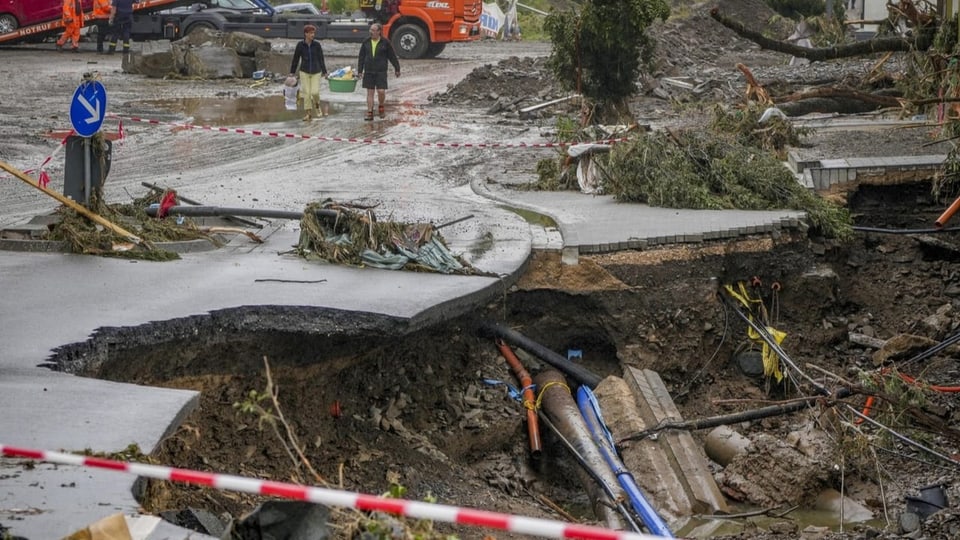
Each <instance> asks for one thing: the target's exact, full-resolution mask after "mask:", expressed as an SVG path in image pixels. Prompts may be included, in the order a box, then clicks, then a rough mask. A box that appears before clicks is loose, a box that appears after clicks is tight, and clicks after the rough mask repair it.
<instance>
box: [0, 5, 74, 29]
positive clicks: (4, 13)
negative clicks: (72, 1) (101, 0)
mask: <svg viewBox="0 0 960 540" xmlns="http://www.w3.org/2000/svg"><path fill="white" fill-rule="evenodd" d="M83 9H84V11H87V10H90V9H93V0H83ZM62 13H63V0H31V1H30V2H21V1H20V0H0V34H6V33H8V32H13V31H14V30H16V29H17V28H20V27H21V26H30V25H31V24H38V23H42V22H44V21H55V20H57V19H59V18H60V15H61V14H62Z"/></svg>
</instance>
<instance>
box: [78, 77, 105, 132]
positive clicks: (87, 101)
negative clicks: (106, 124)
mask: <svg viewBox="0 0 960 540" xmlns="http://www.w3.org/2000/svg"><path fill="white" fill-rule="evenodd" d="M106 113H107V90H106V89H105V88H104V87H103V85H102V84H100V83H99V82H97V81H84V82H82V83H80V86H78V87H77V91H76V92H74V93H73V100H72V101H71V102H70V123H71V124H73V130H74V131H76V132H77V135H80V136H81V137H89V136H91V135H93V134H94V133H96V132H97V131H99V130H100V125H101V124H103V117H104V115H106Z"/></svg>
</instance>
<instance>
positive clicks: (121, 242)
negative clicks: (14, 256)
mask: <svg viewBox="0 0 960 540" xmlns="http://www.w3.org/2000/svg"><path fill="white" fill-rule="evenodd" d="M162 196H163V193H159V192H156V191H152V192H150V193H148V194H147V195H145V196H144V197H141V198H139V199H135V200H134V201H132V202H130V203H124V204H109V205H108V204H106V203H104V202H103V198H102V197H101V196H99V194H97V193H94V196H92V197H91V202H90V208H89V210H91V211H92V212H93V213H95V214H97V215H99V216H101V217H103V218H104V219H106V220H108V221H110V222H111V223H114V224H116V225H118V226H120V227H122V228H123V229H125V230H127V231H129V232H130V233H132V234H135V235H137V237H139V238H140V239H141V241H142V242H141V243H140V244H139V245H137V244H134V243H133V242H131V240H130V239H129V238H126V237H124V236H122V235H121V234H119V233H117V232H116V231H113V230H111V229H109V228H106V227H103V226H102V225H99V224H97V223H94V222H92V221H91V220H90V219H88V218H87V217H85V216H83V215H81V214H80V213H78V212H77V211H76V210H73V209H71V208H69V207H61V208H60V209H59V210H58V214H59V218H60V219H59V221H58V222H57V223H55V224H54V225H51V227H50V231H49V232H48V233H47V235H46V237H45V239H46V240H52V241H64V242H67V244H68V245H69V247H70V251H71V252H72V253H82V254H87V255H102V256H105V257H118V258H124V259H139V260H150V261H172V260H177V259H179V258H180V256H179V255H178V254H177V253H176V252H174V251H170V250H166V249H161V248H158V247H156V245H155V244H156V243H161V242H183V241H190V240H200V239H203V240H207V241H210V242H213V243H214V244H217V243H218V242H219V241H218V240H217V238H216V237H215V236H213V235H210V234H208V233H206V232H203V231H202V230H200V228H199V227H197V225H196V223H195V222H194V221H193V220H190V219H186V218H184V219H182V220H173V219H157V218H154V217H150V216H149V215H148V214H147V209H148V208H149V207H150V205H152V204H157V203H159V202H160V199H161V198H162Z"/></svg>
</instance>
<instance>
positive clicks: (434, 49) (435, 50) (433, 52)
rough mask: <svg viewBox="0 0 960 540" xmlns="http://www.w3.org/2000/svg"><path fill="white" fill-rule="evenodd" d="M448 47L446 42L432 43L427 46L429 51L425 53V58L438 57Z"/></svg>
mask: <svg viewBox="0 0 960 540" xmlns="http://www.w3.org/2000/svg"><path fill="white" fill-rule="evenodd" d="M446 48H447V44H446V43H431V44H430V45H429V46H428V47H427V53H426V54H424V55H423V57H424V58H436V57H437V56H439V55H440V53H442V52H443V50H444V49H446Z"/></svg>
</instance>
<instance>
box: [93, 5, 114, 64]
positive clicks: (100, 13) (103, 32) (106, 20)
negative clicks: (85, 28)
mask: <svg viewBox="0 0 960 540" xmlns="http://www.w3.org/2000/svg"><path fill="white" fill-rule="evenodd" d="M112 10H113V6H112V4H111V1H110V0H93V23H94V24H96V25H97V54H103V42H104V40H105V39H106V38H107V34H109V33H110V13H111V11H112Z"/></svg>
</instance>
